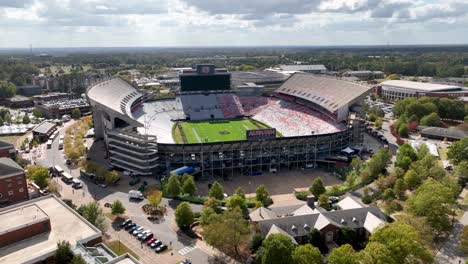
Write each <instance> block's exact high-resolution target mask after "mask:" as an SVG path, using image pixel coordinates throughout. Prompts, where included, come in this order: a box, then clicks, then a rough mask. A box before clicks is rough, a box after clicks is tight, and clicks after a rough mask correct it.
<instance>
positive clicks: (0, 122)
mask: <svg viewBox="0 0 468 264" xmlns="http://www.w3.org/2000/svg"><path fill="white" fill-rule="evenodd" d="M3 124H4V121H3V117H1V116H0V126H3Z"/></svg>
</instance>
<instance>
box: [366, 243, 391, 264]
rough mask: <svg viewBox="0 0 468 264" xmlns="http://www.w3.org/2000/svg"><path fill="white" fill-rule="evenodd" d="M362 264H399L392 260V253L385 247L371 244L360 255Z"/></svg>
mask: <svg viewBox="0 0 468 264" xmlns="http://www.w3.org/2000/svg"><path fill="white" fill-rule="evenodd" d="M358 259H359V263H360V264H398V263H397V262H395V260H394V259H393V258H392V252H390V250H388V249H387V247H386V246H385V245H382V244H380V243H378V242H370V243H368V244H367V245H366V247H365V248H364V249H363V250H361V251H360V252H359V253H358Z"/></svg>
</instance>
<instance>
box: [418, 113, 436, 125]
mask: <svg viewBox="0 0 468 264" xmlns="http://www.w3.org/2000/svg"><path fill="white" fill-rule="evenodd" d="M421 125H423V126H435V127H437V126H440V117H439V115H438V114H437V113H430V114H429V115H426V116H424V117H423V118H421Z"/></svg>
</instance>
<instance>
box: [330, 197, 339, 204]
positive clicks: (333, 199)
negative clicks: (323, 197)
mask: <svg viewBox="0 0 468 264" xmlns="http://www.w3.org/2000/svg"><path fill="white" fill-rule="evenodd" d="M328 200H329V201H330V203H337V202H339V201H340V198H339V197H337V196H330V197H329V198H328Z"/></svg>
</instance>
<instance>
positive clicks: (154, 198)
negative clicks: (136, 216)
mask: <svg viewBox="0 0 468 264" xmlns="http://www.w3.org/2000/svg"><path fill="white" fill-rule="evenodd" d="M162 196H163V194H162V192H161V191H159V190H156V191H154V192H153V193H151V195H148V197H147V199H148V201H149V202H150V204H151V206H153V207H155V208H156V207H158V205H159V204H160V203H161V200H162Z"/></svg>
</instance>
